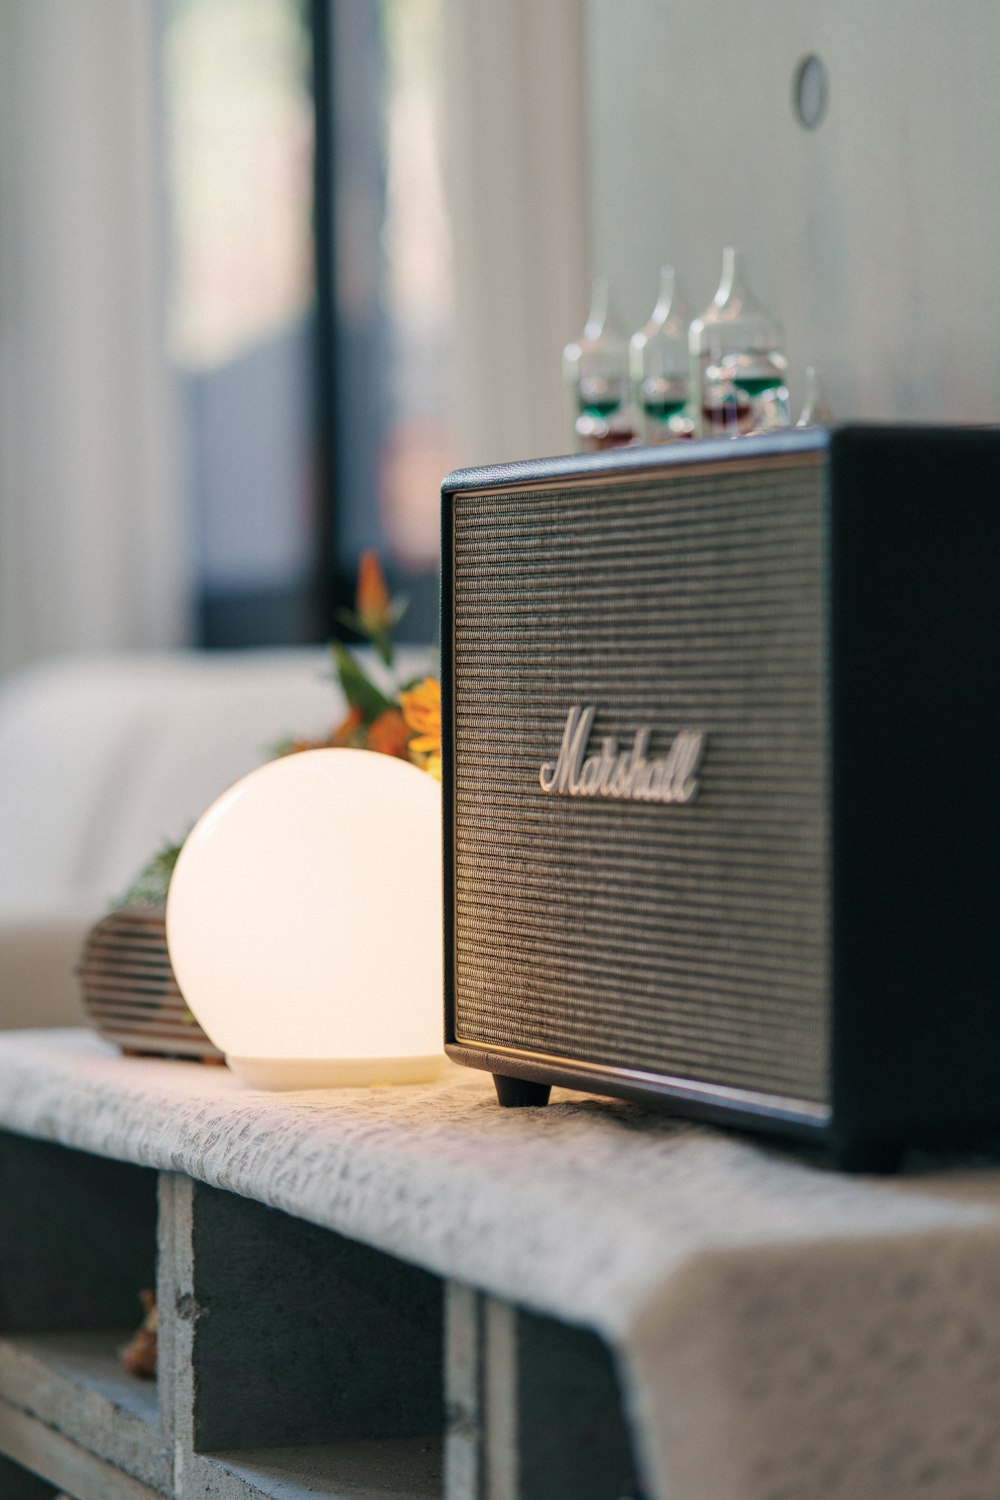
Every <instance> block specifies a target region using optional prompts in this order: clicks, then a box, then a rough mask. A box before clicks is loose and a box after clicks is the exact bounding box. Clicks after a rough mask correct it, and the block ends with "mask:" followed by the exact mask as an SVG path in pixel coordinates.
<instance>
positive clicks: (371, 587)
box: [357, 551, 393, 635]
mask: <svg viewBox="0 0 1000 1500" xmlns="http://www.w3.org/2000/svg"><path fill="white" fill-rule="evenodd" d="M357 606H358V615H359V617H360V619H361V623H362V624H363V625H364V627H365V629H366V630H367V631H369V632H370V633H371V634H372V635H379V634H381V633H384V632H385V631H387V630H389V629H391V627H392V624H393V613H392V600H391V599H390V597H389V590H388V588H387V587H386V582H385V575H384V574H383V572H382V565H381V563H380V562H379V560H378V555H377V553H375V552H371V551H368V552H363V553H362V554H361V561H360V563H359V564H358V595H357Z"/></svg>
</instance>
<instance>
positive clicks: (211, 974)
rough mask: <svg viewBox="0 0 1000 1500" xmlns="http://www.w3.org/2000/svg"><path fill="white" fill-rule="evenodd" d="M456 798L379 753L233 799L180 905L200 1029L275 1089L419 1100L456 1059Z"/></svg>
mask: <svg viewBox="0 0 1000 1500" xmlns="http://www.w3.org/2000/svg"><path fill="white" fill-rule="evenodd" d="M441 872H442V861H441V788H440V786H439V785H438V783H437V782H436V781H435V780H434V779H433V778H432V777H431V776H428V775H427V774H426V772H424V771H421V770H418V769H417V768H416V767H415V766H413V765H410V764H409V763H408V762H406V761H402V760H396V759H394V758H393V757H391V756H388V755H379V754H375V753H374V752H372V751H368V750H347V749H344V750H308V751H303V752H301V753H300V754H296V755H289V756H286V757H283V758H282V759H280V760H275V761H271V762H269V763H268V764H267V765H264V766H261V767H260V769H259V770H257V771H253V772H251V774H250V775H249V776H246V777H244V778H243V780H242V781H238V782H237V783H236V785H235V786H232V787H230V789H229V791H228V792H225V793H224V794H223V796H222V797H220V798H219V800H218V801H217V802H216V803H214V804H213V805H212V807H210V808H209V810H208V811H207V812H206V813H205V814H204V816H203V817H202V818H201V819H200V820H199V822H198V823H197V824H196V825H195V827H194V829H193V830H192V832H191V834H190V835H189V836H188V839H187V841H186V842H185V845H184V848H183V850H182V851H181V855H180V858H179V859H178V861H177V867H176V869H175V871H174V875H173V879H172V880H171V883H170V892H169V896H168V900H167V942H168V946H169V949H170V958H171V962H172V964H173V968H174V972H175V974H176V977H177V982H178V985H179V987H180V989H181V992H182V994H183V995H184V998H185V1000H186V1001H187V1004H188V1005H189V1006H190V1008H191V1011H192V1013H193V1014H194V1016H195V1017H196V1018H197V1020H198V1022H199V1023H200V1025H201V1026H202V1027H203V1028H204V1030H205V1031H206V1032H207V1034H208V1035H209V1037H210V1038H211V1039H212V1041H213V1042H214V1043H215V1044H216V1046H217V1047H219V1048H220V1049H221V1050H222V1051H223V1052H224V1053H225V1054H226V1059H227V1061H228V1063H229V1065H230V1067H232V1069H233V1070H234V1072H236V1073H237V1074H238V1075H239V1076H240V1077H241V1078H242V1079H243V1080H244V1081H245V1082H247V1083H249V1084H251V1085H253V1086H255V1087H261V1088H324V1087H330V1086H345V1085H364V1084H384V1083H416V1082H420V1081H424V1080H428V1079H431V1078H434V1077H436V1076H437V1075H438V1074H439V1073H440V1072H441V1071H442V1069H443V1068H444V1067H446V1066H447V1064H446V1060H445V1058H444V1053H443V1032H444V1021H443V998H442V996H443V959H442V895H441V878H442V877H441Z"/></svg>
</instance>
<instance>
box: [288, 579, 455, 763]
mask: <svg viewBox="0 0 1000 1500" xmlns="http://www.w3.org/2000/svg"><path fill="white" fill-rule="evenodd" d="M405 610H406V601H405V600H403V599H398V598H397V599H393V598H392V597H391V596H390V594H389V590H388V588H387V586H386V582H385V576H384V574H383V572H382V568H381V565H380V563H379V560H378V558H377V556H376V555H375V553H374V552H365V553H364V554H363V556H362V558H361V565H360V568H359V570H358V589H357V597H356V601H355V608H354V609H353V610H341V612H340V615H339V618H340V620H341V621H342V622H343V624H345V625H347V626H349V627H350V628H351V630H353V631H354V632H355V633H356V634H358V635H360V636H362V637H363V638H364V639H365V640H367V641H370V642H371V644H372V646H373V647H374V648H375V652H376V655H377V656H378V658H379V660H380V661H381V662H382V664H383V666H384V667H385V668H386V671H387V673H388V674H389V678H390V682H391V686H389V687H386V686H383V685H380V684H379V683H378V682H376V681H375V680H374V678H373V677H372V675H371V674H370V673H369V672H367V671H366V670H365V668H364V666H363V665H362V664H361V662H360V661H359V660H358V659H357V657H356V656H355V655H354V654H353V653H352V651H351V650H350V649H349V648H348V647H347V646H345V645H344V644H343V643H342V642H340V641H334V643H333V644H332V646H331V647H330V650H331V653H332V655H333V664H334V669H335V671H336V674H337V678H338V680H339V682H340V686H341V688H342V689H343V693H344V697H345V698H346V699H347V716H346V718H345V719H344V720H343V722H342V723H340V724H338V725H337V726H336V727H335V728H334V729H332V730H331V731H330V734H329V735H328V736H327V737H326V738H325V739H318V740H290V741H288V742H287V743H285V744H284V745H281V746H279V747H278V753H279V754H282V755H291V754H294V753H295V752H296V751H299V750H320V749H327V748H330V747H340V746H349V747H351V748H352V749H356V750H375V751H377V752H378V753H379V754H381V755H395V756H397V757H398V758H399V759H400V760H409V761H411V762H412V763H413V764H414V765H415V766H419V767H420V768H421V770H424V771H426V772H427V773H428V774H429V775H431V776H434V777H435V778H436V779H437V780H438V781H440V780H441V684H440V683H439V682H438V681H437V680H436V679H435V678H433V677H424V678H423V679H419V678H418V679H417V680H416V681H413V682H405V683H399V682H398V680H397V676H396V663H395V653H394V649H393V643H392V632H393V630H394V629H395V627H396V625H398V623H399V621H400V620H401V619H402V617H403V614H404V612H405Z"/></svg>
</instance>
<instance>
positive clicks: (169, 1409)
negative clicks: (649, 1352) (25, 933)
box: [0, 1133, 639, 1500]
mask: <svg viewBox="0 0 1000 1500" xmlns="http://www.w3.org/2000/svg"><path fill="white" fill-rule="evenodd" d="M0 1205H2V1208H0V1213H2V1234H0V1496H2V1497H3V1500H56V1492H57V1491H60V1492H62V1493H63V1494H64V1495H65V1496H66V1497H68V1500H156V1497H163V1500H265V1497H268V1500H305V1497H306V1496H312V1497H324V1496H325V1497H328V1500H332V1497H337V1500H372V1497H375V1496H378V1497H380V1500H384V1497H390V1496H391V1497H393V1500H440V1497H441V1496H442V1494H443V1493H444V1494H445V1495H446V1496H447V1500H570V1497H572V1500H623V1497H627V1496H632V1495H637V1494H638V1493H639V1492H638V1488H637V1485H636V1481H635V1475H634V1465H633V1462H632V1455H631V1448H630V1443H629V1438H628V1434H627V1432H626V1430H625V1427H624V1424H623V1420H622V1416H621V1408H620V1402H619V1397H618V1389H617V1382H616V1378H615V1372H614V1368H613V1366H612V1362H611V1357H610V1355H609V1353H608V1350H607V1348H606V1346H605V1345H604V1344H603V1343H602V1342H601V1341H600V1340H599V1339H598V1338H597V1337H596V1336H594V1335H592V1334H590V1333H588V1332H585V1331H584V1330H582V1329H577V1328H570V1327H567V1326H565V1325H562V1324H559V1323H556V1322H553V1321H552V1320H550V1319H546V1318H540V1317H535V1316H533V1315H530V1314H528V1313H526V1312H524V1311H521V1310H519V1309H517V1308H516V1307H514V1306H512V1305H511V1304H510V1303H507V1302H503V1301H501V1300H498V1299H496V1298H490V1297H487V1296H484V1295H483V1294H481V1293H479V1292H477V1291H474V1290H471V1289H469V1288H467V1287H464V1286H458V1285H454V1284H451V1285H448V1286H447V1287H446V1284H445V1283H444V1282H443V1281H442V1280H441V1279H440V1278H438V1277H436V1276H432V1275H430V1274H429V1273H428V1272H426V1271H423V1270H421V1269H419V1268H418V1267H415V1266H412V1265H410V1264H408V1263H406V1262H405V1261H403V1260H401V1259H398V1258H396V1257H393V1256H390V1255H386V1254H384V1253H382V1252H381V1251H378V1250H375V1249H372V1248H371V1247H369V1246H366V1245H363V1244H360V1243H359V1242H357V1241H354V1240H351V1239H348V1238H346V1237H344V1236H342V1235H340V1234H337V1233H335V1232H334V1231H332V1230H330V1229H325V1228H320V1227H318V1226H317V1225H314V1224H311V1223H308V1222H306V1221H304V1220H302V1219H298V1218H295V1217H292V1216H291V1215H289V1214H286V1213H284V1212H281V1211H279V1210H277V1209H274V1208H270V1207H266V1206H264V1205H263V1204H261V1203H258V1202H256V1201H254V1200H252V1199H249V1198H244V1197H240V1196H238V1195H236V1194H234V1193H230V1192H228V1191H224V1190H222V1189H220V1188H217V1187H210V1186H207V1185H206V1184H204V1183H202V1182H198V1181H195V1180H193V1179H192V1178H190V1177H188V1176H186V1175H184V1174H179V1173H174V1172H162V1173H160V1174H156V1173H155V1172H153V1171H152V1170H150V1169H148V1168H142V1167H137V1166H134V1165H128V1164H124V1163H120V1162H116V1161H112V1160H107V1159H103V1158H99V1157H96V1156H92V1155H89V1154H87V1153H85V1152H82V1151H76V1150H71V1149H68V1148H66V1147H63V1146H59V1145H54V1144H51V1143H48V1142H40V1141H36V1140H32V1139H27V1138H22V1137H19V1136H17V1135H13V1134H3V1133H0ZM154 1282H155V1284H156V1286H157V1294H158V1306H159V1327H160V1333H159V1363H158V1376H157V1380H156V1382H155V1383H143V1382H141V1381H138V1380H137V1379H136V1378H135V1377H132V1376H129V1375H127V1374H126V1373H125V1371H124V1370H123V1369H122V1368H121V1365H120V1360H119V1352H120V1348H121V1346H122V1344H123V1343H124V1342H125V1341H126V1339H127V1338H128V1336H129V1334H130V1332H131V1330H133V1329H134V1328H135V1326H136V1324H137V1323H138V1321H139V1317H140V1309H139V1305H138V1293H139V1291H140V1290H142V1289H143V1288H144V1287H146V1286H150V1285H153V1284H154ZM445 1304H446V1305H445ZM442 1434H444V1439H445V1447H446V1455H445V1460H444V1465H443V1471H442V1453H441V1443H442Z"/></svg>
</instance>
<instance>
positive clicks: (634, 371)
mask: <svg viewBox="0 0 1000 1500" xmlns="http://www.w3.org/2000/svg"><path fill="white" fill-rule="evenodd" d="M687 325H688V319H687V316H686V314H685V312H684V309H683V307H682V306H681V304H680V299H679V298H678V296H677V290H676V278H675V276H674V268H673V266H662V267H661V268H660V293H659V296H658V298H657V301H656V306H655V307H654V308H653V311H652V314H651V315H650V319H649V322H648V323H644V324H643V326H642V327H641V328H640V329H639V330H638V331H637V332H636V333H633V335H632V337H631V339H630V340H629V351H628V358H629V374H630V375H631V377H632V404H633V406H634V408H635V411H636V420H637V422H638V424H639V431H640V434H641V436H642V439H643V442H646V443H670V442H674V441H675V440H676V439H677V438H679V437H686V436H689V435H690V422H689V421H688V419H687V418H685V416H684V408H685V407H686V406H687V400H688V340H687Z"/></svg>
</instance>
